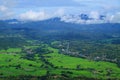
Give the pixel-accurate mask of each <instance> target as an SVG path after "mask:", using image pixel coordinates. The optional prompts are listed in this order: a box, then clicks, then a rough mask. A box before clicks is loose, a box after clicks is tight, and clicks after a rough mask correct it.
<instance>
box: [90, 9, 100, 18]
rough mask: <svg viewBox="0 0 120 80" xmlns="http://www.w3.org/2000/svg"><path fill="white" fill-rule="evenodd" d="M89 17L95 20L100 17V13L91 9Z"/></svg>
mask: <svg viewBox="0 0 120 80" xmlns="http://www.w3.org/2000/svg"><path fill="white" fill-rule="evenodd" d="M89 17H90V18H93V19H95V20H98V19H99V18H100V14H99V12H97V11H91V12H90V14H89Z"/></svg>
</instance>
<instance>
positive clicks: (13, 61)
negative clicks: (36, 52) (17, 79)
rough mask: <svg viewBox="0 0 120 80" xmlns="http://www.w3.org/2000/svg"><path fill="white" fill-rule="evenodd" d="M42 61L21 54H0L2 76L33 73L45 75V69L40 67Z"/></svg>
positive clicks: (0, 74)
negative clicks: (26, 57) (28, 58)
mask: <svg viewBox="0 0 120 80" xmlns="http://www.w3.org/2000/svg"><path fill="white" fill-rule="evenodd" d="M41 65H42V62H41V61H40V60H39V63H38V62H36V61H31V60H27V59H23V58H21V55H20V54H0V76H19V75H33V76H43V75H45V74H46V70H45V69H40V66H41Z"/></svg>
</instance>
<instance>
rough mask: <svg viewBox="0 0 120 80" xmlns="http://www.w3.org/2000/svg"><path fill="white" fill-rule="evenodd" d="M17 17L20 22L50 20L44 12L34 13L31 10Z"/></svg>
mask: <svg viewBox="0 0 120 80" xmlns="http://www.w3.org/2000/svg"><path fill="white" fill-rule="evenodd" d="M19 17H20V19H21V20H33V21H37V20H45V19H48V18H50V16H49V15H47V14H46V13H45V12H44V11H40V12H34V11H32V10H31V11H28V12H25V13H22V14H20V16H19Z"/></svg>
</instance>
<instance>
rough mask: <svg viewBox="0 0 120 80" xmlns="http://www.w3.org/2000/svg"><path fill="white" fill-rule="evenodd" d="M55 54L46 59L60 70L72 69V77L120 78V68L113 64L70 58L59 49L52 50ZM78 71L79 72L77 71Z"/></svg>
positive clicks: (48, 55)
mask: <svg viewBox="0 0 120 80" xmlns="http://www.w3.org/2000/svg"><path fill="white" fill-rule="evenodd" d="M49 49H50V50H53V51H54V52H53V53H51V54H45V56H47V57H46V59H47V60H48V61H49V62H50V63H52V64H53V65H54V66H56V67H58V68H64V69H66V70H67V69H71V71H72V72H73V73H74V74H73V75H72V76H78V75H79V76H87V77H95V76H96V77H100V78H107V77H111V78H120V68H119V67H118V66H117V65H116V64H113V63H110V62H104V61H98V62H96V61H90V60H87V59H82V58H76V57H70V56H67V55H64V54H59V53H58V50H57V49H54V48H50V47H49ZM75 69H77V71H76V70H75Z"/></svg>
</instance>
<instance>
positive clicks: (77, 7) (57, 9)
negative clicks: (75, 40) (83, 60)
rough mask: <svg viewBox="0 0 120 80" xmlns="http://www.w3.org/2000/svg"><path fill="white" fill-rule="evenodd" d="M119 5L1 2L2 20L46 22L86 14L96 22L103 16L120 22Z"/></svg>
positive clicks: (73, 0) (91, 0) (111, 1)
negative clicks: (70, 15) (46, 20)
mask: <svg viewBox="0 0 120 80" xmlns="http://www.w3.org/2000/svg"><path fill="white" fill-rule="evenodd" d="M119 3H120V0H0V20H5V19H13V18H16V19H20V20H45V19H48V18H52V17H56V16H57V17H61V16H63V15H68V14H73V15H77V14H81V13H86V14H90V15H91V16H92V17H94V18H96V20H97V17H98V16H99V15H100V14H102V15H106V16H107V18H106V19H107V20H111V21H112V22H120V5H119ZM108 17H109V19H108ZM63 18H65V17H63ZM67 18H68V16H67ZM64 20H66V19H64Z"/></svg>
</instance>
